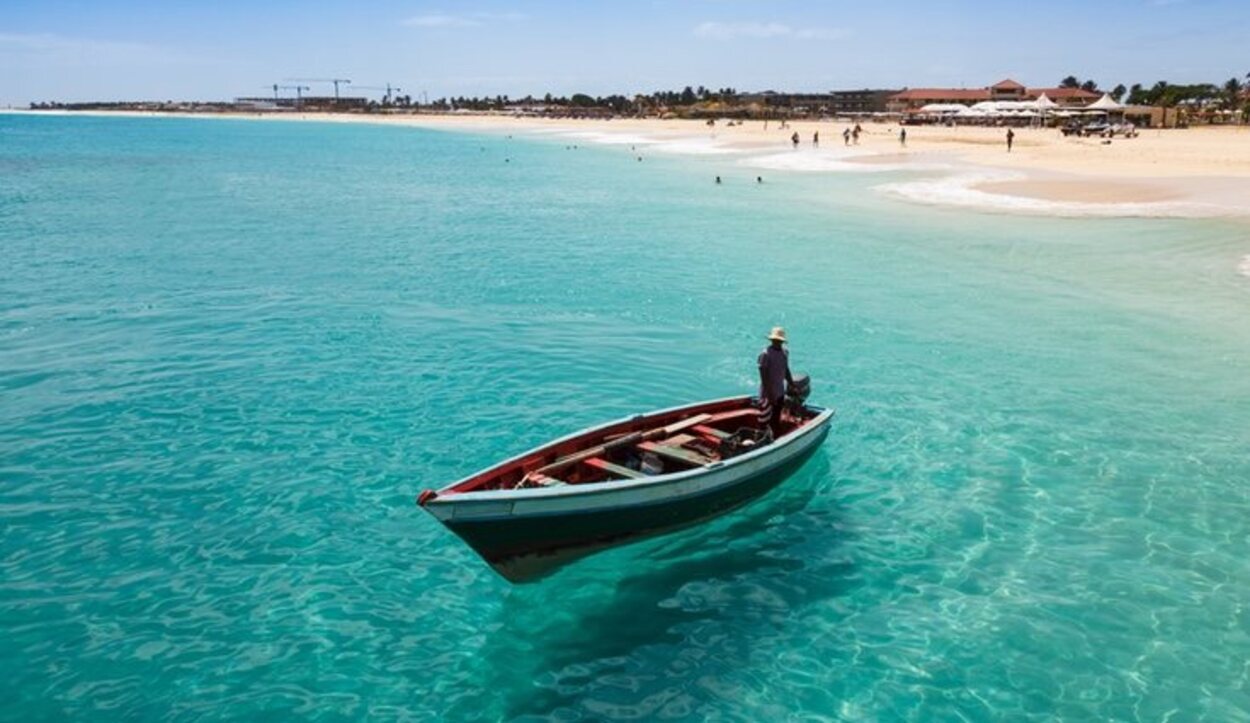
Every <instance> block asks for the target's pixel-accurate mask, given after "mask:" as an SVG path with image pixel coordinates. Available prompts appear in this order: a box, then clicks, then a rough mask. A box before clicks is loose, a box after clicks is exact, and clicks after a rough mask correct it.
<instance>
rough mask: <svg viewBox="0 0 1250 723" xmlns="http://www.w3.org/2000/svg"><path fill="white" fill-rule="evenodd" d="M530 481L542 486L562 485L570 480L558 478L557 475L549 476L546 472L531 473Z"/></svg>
mask: <svg viewBox="0 0 1250 723" xmlns="http://www.w3.org/2000/svg"><path fill="white" fill-rule="evenodd" d="M529 481H530V482H533V483H534V484H536V485H539V486H541V487H559V486H560V485H566V484H568V482H565V481H564V480H560V479H556V478H555V477H548V476H547V475H545V474H531V475H530V476H529Z"/></svg>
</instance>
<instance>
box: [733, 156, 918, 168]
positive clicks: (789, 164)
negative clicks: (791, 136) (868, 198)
mask: <svg viewBox="0 0 1250 723" xmlns="http://www.w3.org/2000/svg"><path fill="white" fill-rule="evenodd" d="M871 155H874V154H871V153H831V152H816V153H804V152H801V151H784V152H782V153H770V154H768V155H763V156H752V157H750V158H744V159H742V160H741V161H738V163H739V165H743V166H748V167H750V168H761V169H764V170H768V171H797V172H800V173H882V172H886V171H901V170H917V169H918V168H919V167H918V166H915V165H911V164H907V165H904V164H900V163H859V162H856V161H853V160H851V159H854V158H864V157H868V156H871ZM926 168H928V167H926Z"/></svg>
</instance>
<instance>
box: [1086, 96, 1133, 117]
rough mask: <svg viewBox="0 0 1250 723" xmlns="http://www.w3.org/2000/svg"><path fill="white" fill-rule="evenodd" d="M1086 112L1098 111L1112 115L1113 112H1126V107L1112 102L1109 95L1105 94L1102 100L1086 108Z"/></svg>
mask: <svg viewBox="0 0 1250 723" xmlns="http://www.w3.org/2000/svg"><path fill="white" fill-rule="evenodd" d="M1085 110H1096V111H1100V112H1104V113H1110V112H1112V111H1117V110H1124V106H1122V105H1120V104H1119V103H1117V102H1115V101H1114V100H1112V99H1111V96H1110V95H1109V94H1107V93H1103V94H1102V97H1101V98H1099V99H1098V100H1096V101H1094V102H1093V103H1090V104H1089V105H1087V106H1085Z"/></svg>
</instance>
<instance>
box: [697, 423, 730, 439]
mask: <svg viewBox="0 0 1250 723" xmlns="http://www.w3.org/2000/svg"><path fill="white" fill-rule="evenodd" d="M690 431H691V432H694V433H695V434H699V435H702V436H704V437H711V438H712V439H716V440H721V439H729V438H730V437H732V436H733V435H732V434H730V433H729V432H726V431H724V430H721V429H717V428H716V427H709V426H707V425H706V424H697V425H695V426H693V427H691V428H690Z"/></svg>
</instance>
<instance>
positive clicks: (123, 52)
mask: <svg viewBox="0 0 1250 723" xmlns="http://www.w3.org/2000/svg"><path fill="white" fill-rule="evenodd" d="M6 57H7V58H9V59H10V60H19V59H24V60H27V61H34V60H37V61H38V62H40V63H45V64H49V65H62V66H64V65H106V64H124V63H132V64H133V63H153V62H176V61H181V60H187V59H189V56H187V55H186V54H185V53H176V52H171V51H170V50H167V49H165V48H161V47H157V46H153V45H144V44H142V43H126V42H117V41H113V40H90V39H85V38H70V37H65V36H63V35H54V34H52V33H25V34H23V33H0V58H6Z"/></svg>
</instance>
